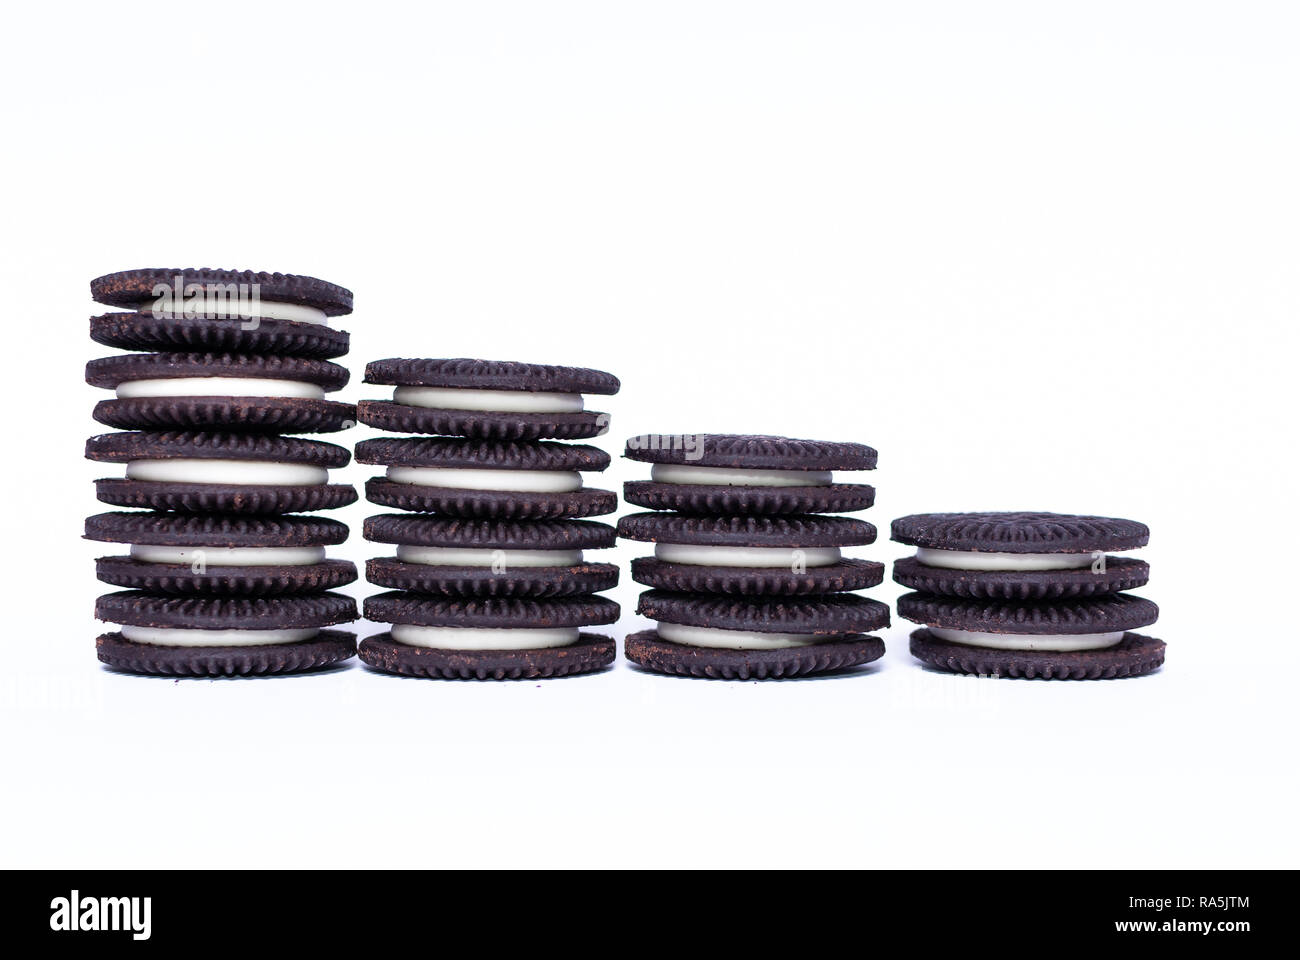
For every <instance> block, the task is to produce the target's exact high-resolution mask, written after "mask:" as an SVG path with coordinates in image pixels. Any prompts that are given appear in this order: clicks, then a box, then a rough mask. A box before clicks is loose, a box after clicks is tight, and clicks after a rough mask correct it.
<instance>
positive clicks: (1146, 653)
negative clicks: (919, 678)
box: [910, 629, 1165, 680]
mask: <svg viewBox="0 0 1300 960" xmlns="http://www.w3.org/2000/svg"><path fill="white" fill-rule="evenodd" d="M910 647H911V651H912V656H914V657H916V658H917V659H918V660H921V661H922V662H924V663H928V664H929V665H930V666H932V667H937V668H938V669H940V670H947V671H950V672H952V673H969V674H976V675H979V676H986V677H1017V678H1024V679H1035V678H1038V679H1042V680H1109V679H1119V678H1122V677H1139V676H1142V675H1143V674H1147V673H1151V672H1153V671H1155V670H1157V669H1159V667H1160V665H1161V664H1163V663H1164V662H1165V644H1164V641H1163V640H1156V639H1154V638H1153V637H1144V636H1142V635H1141V634H1137V633H1125V634H1124V639H1123V640H1122V641H1120V643H1119V644H1118V645H1117V646H1113V647H1107V648H1106V649H1104V650H1078V651H1070V652H1056V651H1046V650H996V649H992V648H988V647H975V646H968V645H966V644H961V643H951V642H949V641H947V640H941V639H939V638H938V637H936V636H935V635H934V634H932V633H931V632H930V631H929V630H924V629H922V630H914V631H912V636H911V643H910Z"/></svg>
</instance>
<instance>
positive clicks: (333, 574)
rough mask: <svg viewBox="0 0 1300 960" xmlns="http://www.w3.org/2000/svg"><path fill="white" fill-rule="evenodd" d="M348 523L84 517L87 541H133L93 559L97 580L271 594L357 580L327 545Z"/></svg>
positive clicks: (153, 588) (161, 589) (181, 590)
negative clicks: (124, 551)
mask: <svg viewBox="0 0 1300 960" xmlns="http://www.w3.org/2000/svg"><path fill="white" fill-rule="evenodd" d="M347 536H348V528H347V527H346V526H345V525H344V524H342V523H339V522H338V521H337V520H326V519H323V518H316V517H292V516H288V517H241V516H231V515H224V514H178V513H147V512H143V513H142V512H131V513H101V514H98V515H96V516H93V517H88V518H87V519H86V539H87V540H102V541H105V542H108V543H121V544H129V545H130V550H129V552H128V554H127V555H125V556H115V557H100V558H99V559H98V560H96V561H95V571H96V574H97V575H98V577H99V579H100V580H102V581H104V582H105V583H111V584H114V585H116V586H119V587H129V588H132V589H137V590H147V591H149V592H150V593H160V594H181V595H189V594H220V595H235V596H273V595H279V594H290V593H315V592H318V591H322V590H332V589H333V588H335V587H340V586H343V585H344V584H347V583H351V582H352V581H354V580H356V578H357V569H356V567H355V566H354V565H353V564H352V563H351V562H349V561H347V560H330V559H327V558H326V556H325V548H326V547H327V546H333V545H335V544H340V543H343V542H344V541H345V540H346V539H347Z"/></svg>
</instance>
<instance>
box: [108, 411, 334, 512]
mask: <svg viewBox="0 0 1300 960" xmlns="http://www.w3.org/2000/svg"><path fill="white" fill-rule="evenodd" d="M86 458H87V459H89V460H97V461H100V462H103V463H123V464H125V465H126V476H125V477H122V478H108V479H102V480H96V481H95V489H96V494H97V495H98V497H99V499H100V500H102V501H103V502H104V503H111V504H114V505H116V506H119V507H148V508H150V509H153V510H180V511H185V512H190V513H194V512H200V513H238V514H261V513H295V512H300V511H303V510H329V509H333V508H335V507H343V506H347V505H348V504H349V503H354V502H356V499H357V492H356V490H354V489H353V488H352V487H351V486H348V485H345V484H331V483H330V482H329V470H330V469H332V468H338V467H343V466H346V465H347V463H348V461H349V460H350V459H351V454H350V453H349V452H348V450H347V449H346V448H344V447H340V446H338V445H336V444H333V443H324V442H322V441H320V440H301V439H297V438H295V437H279V436H275V435H273V434H257V433H243V434H241V433H199V432H191V431H164V432H157V433H155V432H126V433H105V434H101V435H100V436H97V437H91V438H90V439H89V440H87V441H86Z"/></svg>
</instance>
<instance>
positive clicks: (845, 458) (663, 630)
mask: <svg viewBox="0 0 1300 960" xmlns="http://www.w3.org/2000/svg"><path fill="white" fill-rule="evenodd" d="M624 455H625V456H626V457H628V458H630V459H632V460H639V461H643V462H646V463H650V464H652V467H651V479H650V480H649V481H633V482H629V483H628V484H626V485H625V487H624V491H623V497H624V499H625V500H627V501H628V502H630V503H635V504H637V505H639V506H643V507H649V508H650V509H651V510H655V511H671V512H657V513H636V514H632V515H630V516H626V517H623V518H622V519H621V520H620V521H619V524H618V532H619V535H620V536H622V537H625V538H627V539H629V540H640V541H646V542H650V543H653V544H654V545H655V553H654V556H653V557H643V558H640V559H638V560H634V561H633V562H632V578H633V579H634V580H636V581H637V582H638V583H642V584H645V585H646V586H649V587H651V588H652V589H651V590H648V591H646V592H645V593H643V594H642V595H641V599H640V602H639V604H638V606H637V612H638V613H640V614H643V615H644V616H647V617H649V618H650V619H652V620H655V621H658V624H657V628H656V629H654V630H646V631H642V632H639V633H634V634H632V635H631V636H629V637H628V638H627V640H626V643H625V645H624V653H625V654H626V656H627V658H628V659H629V660H632V661H633V662H635V663H637V664H640V665H641V666H642V667H645V668H647V669H650V670H656V671H658V672H660V673H668V674H678V675H682V676H692V677H719V678H726V679H750V678H755V679H761V678H766V677H773V678H776V677H792V676H800V675H804V674H810V673H820V672H824V671H828V670H838V669H844V668H848V667H853V666H857V665H859V664H863V663H868V662H870V661H872V660H875V659H877V658H878V657H880V656H881V655H882V654H883V653H884V650H885V647H884V643H883V642H882V641H881V640H880V639H879V638H877V637H872V636H867V635H865V634H866V633H867V632H868V631H871V630H878V629H880V628H882V627H885V626H888V625H889V608H888V607H887V606H886V605H885V604H883V603H880V602H878V601H876V600H871V599H869V598H867V597H863V596H860V595H858V594H856V593H852V592H850V591H854V590H858V589H862V588H865V587H871V586H875V585H876V584H878V583H880V581H881V579H882V578H883V576H884V566H883V564H879V563H875V562H872V561H868V560H857V559H845V558H843V557H842V556H841V553H840V551H841V548H844V547H853V546H859V545H864V544H869V543H872V542H874V541H875V539H876V530H875V527H873V526H872V525H871V524H869V523H866V522H864V521H861V520H853V519H849V518H846V517H832V516H823V515H822V514H828V513H845V512H854V511H859V510H865V509H866V508H867V507H870V506H871V504H872V503H873V501H874V499H875V490H874V489H873V488H872V487H870V486H867V485H865V484H844V483H835V482H833V476H832V471H836V470H872V469H874V468H875V466H876V451H875V450H873V449H871V448H870V447H868V446H864V445H863V444H860V443H830V442H823V441H816V440H792V439H788V438H785V437H766V436H736V435H725V434H699V435H657V434H650V435H645V436H640V437H633V438H632V439H631V440H629V441H628V442H627V449H626V451H625V453H624Z"/></svg>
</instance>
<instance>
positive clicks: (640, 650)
mask: <svg viewBox="0 0 1300 960" xmlns="http://www.w3.org/2000/svg"><path fill="white" fill-rule="evenodd" d="M637 613H639V614H641V615H643V616H646V617H649V618H650V619H651V620H656V621H658V626H657V628H656V629H654V630H644V631H641V632H639V633H634V634H632V635H631V636H629V637H628V638H627V640H626V641H625V642H624V647H623V652H624V655H625V656H626V657H627V658H628V659H629V660H631V661H633V662H634V663H637V664H640V665H641V666H643V667H645V668H647V669H649V670H655V671H658V672H659V673H671V674H679V675H682V676H692V677H716V678H721V679H728V680H748V679H760V680H761V679H764V678H768V677H771V678H777V677H794V676H802V675H804V674H810V673H822V672H825V671H828V670H840V669H845V668H848V667H854V666H858V665H860V664H863V663H868V662H870V661H872V660H875V659H877V658H879V657H880V656H882V655H883V654H884V652H885V645H884V643H883V642H882V641H881V640H880V639H879V638H878V637H871V636H865V635H864V634H865V632H866V631H870V630H878V629H880V628H882V627H887V626H889V608H888V607H887V606H885V605H884V604H883V603H879V602H877V601H875V600H870V599H868V598H866V597H861V596H858V595H856V594H827V595H825V596H810V597H797V598H781V599H772V600H756V599H750V598H736V597H717V596H702V595H697V594H689V593H671V592H667V591H662V590H648V591H646V592H645V593H643V594H641V599H640V601H639V603H638V604H637Z"/></svg>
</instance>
